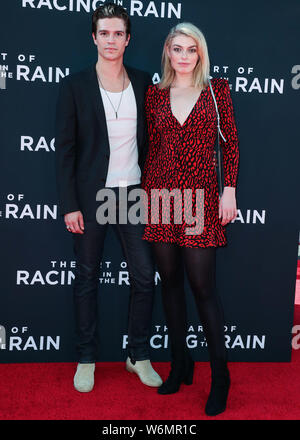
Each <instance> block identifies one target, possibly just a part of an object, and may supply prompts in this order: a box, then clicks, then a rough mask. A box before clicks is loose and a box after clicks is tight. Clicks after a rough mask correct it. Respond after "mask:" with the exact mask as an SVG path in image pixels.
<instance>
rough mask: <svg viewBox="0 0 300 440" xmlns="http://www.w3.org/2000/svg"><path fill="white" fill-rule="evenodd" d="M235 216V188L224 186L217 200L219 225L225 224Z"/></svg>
mask: <svg viewBox="0 0 300 440" xmlns="http://www.w3.org/2000/svg"><path fill="white" fill-rule="evenodd" d="M236 216H237V209H236V200H235V188H233V187H230V186H225V188H224V191H223V194H222V197H221V199H220V202H219V218H222V221H221V225H222V226H225V225H226V224H227V223H229V222H230V221H231V220H233V219H234V218H235V217H236Z"/></svg>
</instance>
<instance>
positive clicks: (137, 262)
mask: <svg viewBox="0 0 300 440" xmlns="http://www.w3.org/2000/svg"><path fill="white" fill-rule="evenodd" d="M136 186H138V185H136ZM132 188H133V187H128V190H130V189H132ZM116 193H117V190H116ZM117 196H118V194H117ZM117 200H118V197H117ZM131 205H132V203H130V202H128V207H127V212H128V209H129V208H130V206H131ZM117 209H118V212H119V213H120V210H119V206H118V205H117ZM114 229H115V231H116V233H117V235H118V237H119V239H120V242H121V245H122V249H123V253H124V256H125V258H126V261H127V265H128V272H129V280H130V300H129V311H128V353H129V357H128V359H127V361H126V368H127V370H128V371H130V372H134V373H136V374H137V375H138V376H139V378H140V380H141V381H142V382H143V383H144V384H146V385H149V386H154V387H156V386H160V385H161V384H162V380H161V378H160V377H159V375H158V374H157V373H156V372H155V371H154V370H153V368H152V365H151V363H150V353H149V351H150V350H149V333H150V326H151V318H152V310H153V300H154V273H155V271H154V259H153V255H152V248H151V245H150V243H148V242H147V241H145V240H143V239H142V236H143V233H144V225H142V224H137V225H134V224H131V223H129V222H128V223H126V224H120V223H117V225H116V226H115V228H114Z"/></svg>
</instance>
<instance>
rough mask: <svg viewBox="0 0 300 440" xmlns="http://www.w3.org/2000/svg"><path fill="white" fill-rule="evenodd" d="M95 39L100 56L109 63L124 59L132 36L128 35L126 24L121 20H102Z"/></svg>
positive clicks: (99, 21)
mask: <svg viewBox="0 0 300 440" xmlns="http://www.w3.org/2000/svg"><path fill="white" fill-rule="evenodd" d="M93 39H94V43H95V44H96V46H97V49H98V55H99V56H100V57H101V58H104V59H106V60H108V61H109V60H110V61H115V60H117V59H118V58H121V57H123V54H124V51H125V48H126V46H128V43H129V40H130V35H128V36H127V35H126V29H125V23H124V20H122V19H121V18H101V19H99V20H98V23H97V33H96V35H94V34H93Z"/></svg>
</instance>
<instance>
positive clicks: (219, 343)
mask: <svg viewBox="0 0 300 440" xmlns="http://www.w3.org/2000/svg"><path fill="white" fill-rule="evenodd" d="M183 260H184V264H185V269H186V273H187V276H188V280H189V283H190V286H191V289H192V292H193V295H194V298H195V302H196V307H197V310H198V315H199V318H200V321H201V323H202V325H203V330H204V334H205V337H206V340H207V345H208V351H209V356H210V361H211V362H212V363H214V362H215V361H218V360H224V361H225V360H226V358H227V354H226V347H225V337H224V316H223V309H222V305H221V302H220V299H219V297H218V296H217V294H216V289H215V260H216V248H214V247H208V248H186V247H185V248H183Z"/></svg>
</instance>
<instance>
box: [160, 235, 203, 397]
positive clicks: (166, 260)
mask: <svg viewBox="0 0 300 440" xmlns="http://www.w3.org/2000/svg"><path fill="white" fill-rule="evenodd" d="M153 249H154V255H155V260H156V263H157V268H158V272H159V274H160V278H161V287H162V289H161V291H162V302H163V307H164V312H165V318H166V322H167V326H168V335H169V340H170V345H171V356H172V363H171V372H170V375H169V377H168V379H167V381H165V382H164V383H163V385H162V386H161V387H160V388H159V390H158V392H159V393H160V394H171V393H175V392H177V391H178V390H179V387H180V384H181V383H182V382H185V383H186V384H190V383H192V377H193V367H194V362H193V360H192V359H191V358H190V356H189V354H188V350H187V347H186V335H187V318H186V302H185V293H184V268H183V262H182V256H181V250H180V247H179V246H177V245H176V244H172V243H154V246H153Z"/></svg>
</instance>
